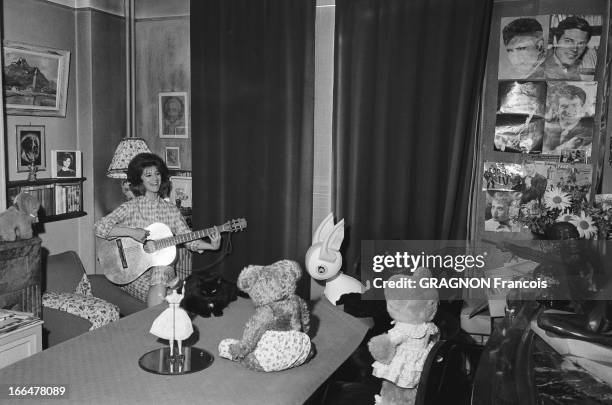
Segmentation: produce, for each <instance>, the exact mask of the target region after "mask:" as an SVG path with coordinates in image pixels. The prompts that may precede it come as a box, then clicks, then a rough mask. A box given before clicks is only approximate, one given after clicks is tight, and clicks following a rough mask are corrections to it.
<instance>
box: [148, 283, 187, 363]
mask: <svg viewBox="0 0 612 405" xmlns="http://www.w3.org/2000/svg"><path fill="white" fill-rule="evenodd" d="M184 295H185V286H184V285H183V289H182V291H181V293H180V294H179V293H177V292H176V290H172V293H171V294H168V295H167V296H166V301H167V302H168V304H169V305H170V306H169V307H168V308H166V309H165V310H164V312H162V313H161V314H159V316H158V317H157V318H155V320H154V321H153V325H151V330H150V332H151V333H152V334H154V335H155V336H157V337H159V338H162V339H166V340H169V341H170V361H171V362H173V361H174V360H176V359H180V358H181V357H182V355H183V352H182V343H183V340H185V339H187V338H188V337H189V336H191V334H192V333H193V325H192V324H191V318H189V315H188V314H187V312H186V311H185V310H184V309H183V308H181V307H180V306H179V304H180V303H181V301H182V300H183V296H184ZM175 340H176V342H177V344H178V354H177V355H176V356H175V355H174V341H175Z"/></svg>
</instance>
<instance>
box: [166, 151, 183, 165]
mask: <svg viewBox="0 0 612 405" xmlns="http://www.w3.org/2000/svg"><path fill="white" fill-rule="evenodd" d="M166 166H168V169H180V168H181V148H180V147H178V146H166Z"/></svg>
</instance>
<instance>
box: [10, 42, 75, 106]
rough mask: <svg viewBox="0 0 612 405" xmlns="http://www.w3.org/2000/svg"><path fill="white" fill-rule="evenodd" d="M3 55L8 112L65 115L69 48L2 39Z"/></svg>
mask: <svg viewBox="0 0 612 405" xmlns="http://www.w3.org/2000/svg"><path fill="white" fill-rule="evenodd" d="M3 56H4V62H3V64H4V66H3V73H4V100H5V107H6V112H7V114H9V115H38V116H48V117H65V116H66V98H67V92H68V71H69V67H70V52H69V51H64V50H59V49H52V48H45V47H41V46H34V45H28V44H23V43H20V42H11V41H4V47H3Z"/></svg>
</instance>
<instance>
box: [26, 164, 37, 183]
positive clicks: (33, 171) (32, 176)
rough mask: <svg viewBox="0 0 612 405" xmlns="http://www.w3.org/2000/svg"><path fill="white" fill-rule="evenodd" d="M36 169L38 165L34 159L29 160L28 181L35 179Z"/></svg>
mask: <svg viewBox="0 0 612 405" xmlns="http://www.w3.org/2000/svg"><path fill="white" fill-rule="evenodd" d="M37 171H38V166H36V163H34V159H32V160H30V165H29V166H28V181H36V172H37Z"/></svg>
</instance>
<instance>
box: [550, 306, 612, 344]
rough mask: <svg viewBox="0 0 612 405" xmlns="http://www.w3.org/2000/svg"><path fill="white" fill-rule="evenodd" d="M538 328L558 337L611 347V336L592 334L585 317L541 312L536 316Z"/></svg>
mask: <svg viewBox="0 0 612 405" xmlns="http://www.w3.org/2000/svg"><path fill="white" fill-rule="evenodd" d="M538 326H539V327H540V328H542V329H544V330H545V331H549V332H553V333H555V334H557V335H559V336H563V337H567V338H570V339H579V340H584V341H587V342H591V343H597V344H600V345H603V346H608V347H612V336H610V335H605V334H602V333H599V332H594V331H593V330H592V329H591V328H590V327H589V326H590V325H589V319H588V318H587V316H585V315H579V314H555V313H547V312H542V313H541V314H540V315H539V316H538Z"/></svg>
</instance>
